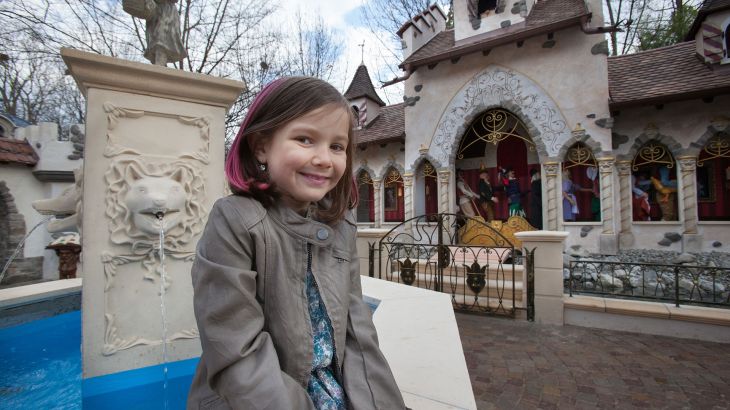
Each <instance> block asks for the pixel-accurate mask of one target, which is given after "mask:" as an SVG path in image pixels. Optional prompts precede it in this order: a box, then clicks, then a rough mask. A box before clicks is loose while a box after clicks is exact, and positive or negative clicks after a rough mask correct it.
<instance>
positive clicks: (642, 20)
mask: <svg viewBox="0 0 730 410" xmlns="http://www.w3.org/2000/svg"><path fill="white" fill-rule="evenodd" d="M700 3H701V0H688V1H685V0H607V1H606V3H605V5H604V10H605V14H606V16H607V18H608V23H609V24H610V25H612V26H616V27H619V28H621V29H622V30H623V31H622V32H619V33H617V32H612V33H610V34H609V42H610V53H611V55H621V54H627V53H633V52H636V51H639V50H642V49H647V48H653V47H660V46H661V45H669V44H671V43H673V42H678V41H681V40H682V36H681V35H680V36H676V35H674V36H672V35H670V36H666V35H662V34H661V33H662V32H666V31H667V27H672V26H673V27H674V29H670V31H671V32H674V31H677V30H678V31H682V30H681V29H680V28H679V27H682V26H686V27H687V29H688V28H689V26H690V25H691V24H692V20H693V18H694V15H695V14H694V13H693V12H692V10H696V9H697V7H698V6H699V4H700ZM685 32H686V31H685ZM654 33H658V35H659V36H660V37H663V38H667V39H669V38H671V40H668V41H663V42H662V41H658V42H657V41H653V40H651V39H652V38H655V39H658V37H656V36H654ZM642 38H643V40H642ZM642 42H643V43H644V46H642ZM649 43H652V44H655V46H650V45H649Z"/></svg>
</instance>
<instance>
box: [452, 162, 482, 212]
mask: <svg viewBox="0 0 730 410" xmlns="http://www.w3.org/2000/svg"><path fill="white" fill-rule="evenodd" d="M456 176H457V181H456V189H458V190H459V208H461V212H463V213H464V216H467V217H470V218H473V217H475V216H476V215H477V209H476V206H474V199H476V198H478V197H479V196H478V195H477V194H475V193H474V191H472V190H471V188H470V187H469V184H467V183H466V181H464V172H463V171H462V170H457V171H456Z"/></svg>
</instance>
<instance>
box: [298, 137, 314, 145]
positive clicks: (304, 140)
mask: <svg viewBox="0 0 730 410" xmlns="http://www.w3.org/2000/svg"><path fill="white" fill-rule="evenodd" d="M296 140H297V141H299V142H301V143H302V144H307V145H309V144H311V143H312V139H311V138H309V137H297V138H296Z"/></svg>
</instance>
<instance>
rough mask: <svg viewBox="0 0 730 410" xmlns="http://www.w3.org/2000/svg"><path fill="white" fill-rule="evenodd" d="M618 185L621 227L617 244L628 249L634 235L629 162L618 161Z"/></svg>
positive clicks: (632, 242)
mask: <svg viewBox="0 0 730 410" xmlns="http://www.w3.org/2000/svg"><path fill="white" fill-rule="evenodd" d="M616 168H617V169H618V184H619V192H620V204H621V210H620V212H619V213H620V215H621V224H620V225H621V226H620V230H619V243H620V244H621V247H622V248H629V247H631V245H633V244H634V234H633V233H632V232H631V226H632V223H633V219H634V217H633V214H632V213H631V198H632V195H631V161H618V162H617V163H616Z"/></svg>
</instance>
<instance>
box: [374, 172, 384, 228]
mask: <svg viewBox="0 0 730 410" xmlns="http://www.w3.org/2000/svg"><path fill="white" fill-rule="evenodd" d="M382 182H383V180H382V179H376V178H373V204H374V213H375V217H374V218H373V219H374V225H375V227H376V228H380V225H381V224H382V221H383V213H382V209H383V198H381V192H382V188H383V187H382V186H381V183H382Z"/></svg>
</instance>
